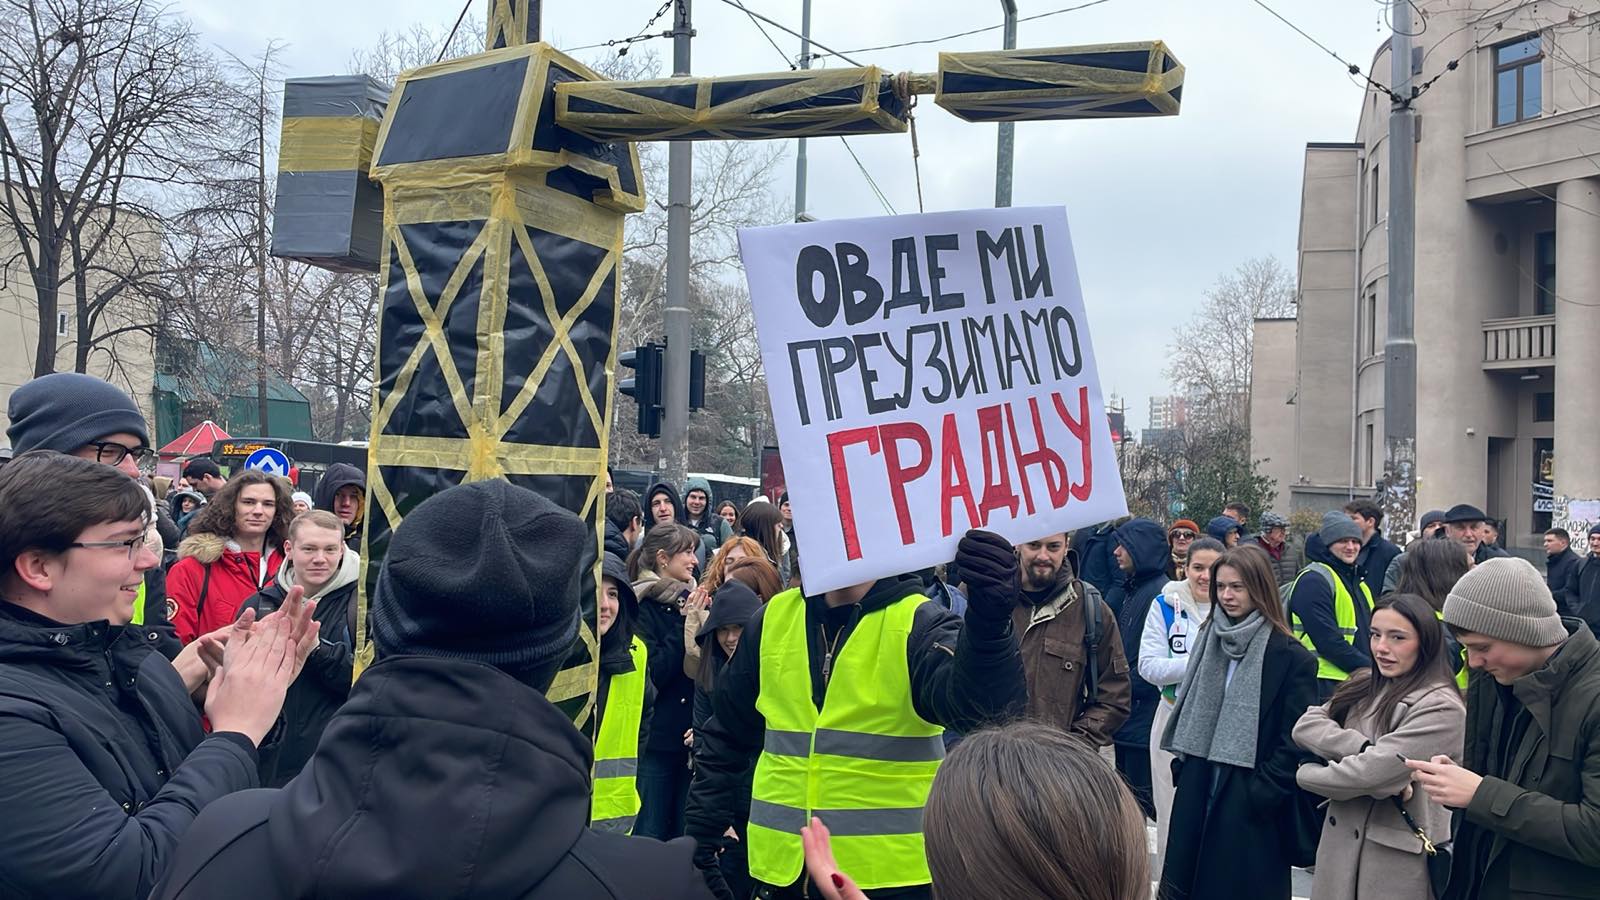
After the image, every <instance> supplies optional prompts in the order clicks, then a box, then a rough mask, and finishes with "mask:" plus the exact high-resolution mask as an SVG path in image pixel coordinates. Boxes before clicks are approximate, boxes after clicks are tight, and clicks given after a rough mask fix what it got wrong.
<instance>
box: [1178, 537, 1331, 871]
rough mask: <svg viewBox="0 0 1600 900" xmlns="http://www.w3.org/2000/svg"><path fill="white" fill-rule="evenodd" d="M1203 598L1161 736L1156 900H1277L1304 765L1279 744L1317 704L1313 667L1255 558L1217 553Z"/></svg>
mask: <svg viewBox="0 0 1600 900" xmlns="http://www.w3.org/2000/svg"><path fill="white" fill-rule="evenodd" d="M1210 593H1211V617H1210V618H1209V619H1208V620H1207V621H1206V624H1205V627H1203V628H1201V629H1200V633H1199V636H1198V639H1197V640H1196V641H1195V642H1194V645H1193V646H1192V647H1190V649H1189V662H1188V664H1187V666H1186V667H1185V670H1184V676H1183V683H1182V684H1181V686H1180V687H1179V688H1178V696H1177V705H1176V706H1175V707H1174V708H1173V711H1172V717H1171V719H1170V720H1169V721H1168V723H1167V728H1166V732H1165V733H1164V734H1163V735H1162V736H1161V747H1162V749H1164V750H1167V751H1168V752H1170V753H1172V754H1173V755H1174V756H1175V757H1176V760H1175V762H1174V763H1173V783H1174V785H1175V788H1176V789H1175V792H1174V796H1173V801H1172V822H1171V824H1170V825H1169V827H1168V838H1167V847H1166V857H1165V865H1164V866H1163V868H1162V871H1161V891H1160V896H1161V897H1164V898H1169V900H1182V898H1191V897H1192V898H1213V897H1214V898H1217V900H1232V898H1236V897H1260V898H1283V900H1287V898H1288V897H1289V896H1290V883H1289V873H1290V869H1291V868H1292V860H1293V859H1294V857H1295V856H1296V855H1297V854H1296V850H1297V848H1296V847H1294V846H1292V845H1291V842H1292V840H1293V838H1292V829H1286V828H1285V827H1284V823H1285V820H1286V819H1288V818H1290V817H1291V816H1292V815H1293V812H1294V807H1293V801H1294V799H1295V797H1296V795H1297V792H1298V788H1297V787H1296V785H1295V781H1294V774H1295V769H1296V768H1298V766H1299V764H1300V762H1301V760H1302V759H1303V757H1304V754H1303V752H1302V751H1301V750H1300V748H1298V747H1296V746H1295V744H1294V741H1293V740H1292V739H1291V738H1290V733H1291V731H1292V730H1293V728H1294V724H1295V722H1297V721H1298V720H1299V719H1300V716H1301V714H1302V713H1304V712H1305V711H1306V708H1307V707H1309V706H1310V705H1311V704H1312V703H1314V702H1315V701H1316V699H1317V659H1316V657H1315V656H1312V655H1311V653H1310V651H1308V650H1306V648H1304V647H1302V646H1300V642H1299V641H1297V640H1295V639H1294V636H1293V635H1292V634H1290V632H1289V623H1288V621H1287V620H1286V619H1285V617H1284V612H1283V601H1282V600H1281V599H1280V598H1279V596H1278V586H1277V582H1276V579H1275V578H1273V575H1272V564H1271V561H1270V560H1269V558H1268V557H1267V554H1266V553H1265V552H1264V551H1263V550H1261V549H1260V548H1258V547H1251V546H1244V547H1236V548H1234V549H1232V550H1229V551H1227V552H1226V553H1224V554H1222V556H1220V557H1219V558H1218V559H1217V561H1216V562H1215V563H1213V564H1212V567H1211V588H1210Z"/></svg>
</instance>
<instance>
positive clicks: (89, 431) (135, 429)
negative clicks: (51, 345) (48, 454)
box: [6, 372, 150, 456]
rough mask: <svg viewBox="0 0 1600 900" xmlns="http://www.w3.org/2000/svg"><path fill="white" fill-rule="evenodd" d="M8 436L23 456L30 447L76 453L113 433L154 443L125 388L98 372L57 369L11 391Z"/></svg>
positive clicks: (15, 448)
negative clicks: (124, 433)
mask: <svg viewBox="0 0 1600 900" xmlns="http://www.w3.org/2000/svg"><path fill="white" fill-rule="evenodd" d="M6 414H7V415H8V416H9V417H10V418H11V427H9V428H7V429H6V437H8V438H10V439H11V450H12V452H14V453H16V454H18V455H19V456H20V455H21V454H23V453H27V452H28V451H29V450H54V451H56V452H57V453H72V452H74V451H76V450H77V449H78V448H80V447H82V446H84V445H85V444H88V443H89V442H90V441H97V440H99V439H100V438H103V437H105V436H106V435H109V434H120V433H123V432H126V433H128V434H132V435H137V436H138V438H139V440H141V441H143V442H144V444H145V446H149V445H150V431H149V430H148V429H147V428H146V427H145V424H144V413H141V412H139V406H138V404H136V403H134V402H133V398H132V397H129V396H128V395H127V394H126V393H124V392H123V390H122V389H121V388H119V387H117V386H116V385H114V384H111V383H109V382H105V381H102V380H100V379H98V378H96V377H94V376H93V375H83V374H80V373H78V372H56V373H55V374H53V375H46V376H44V377H42V378H35V379H33V380H32V381H30V382H28V383H27V384H25V385H23V386H22V387H19V388H17V389H16V390H15V391H12V392H11V403H10V405H9V407H8V408H7V410H6Z"/></svg>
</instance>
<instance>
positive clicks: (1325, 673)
mask: <svg viewBox="0 0 1600 900" xmlns="http://www.w3.org/2000/svg"><path fill="white" fill-rule="evenodd" d="M1318 567H1320V568H1322V569H1323V571H1324V572H1325V573H1326V575H1318V576H1316V577H1318V578H1323V577H1326V578H1327V579H1328V580H1330V581H1331V582H1333V618H1334V621H1335V622H1336V623H1338V625H1339V636H1340V637H1343V638H1344V640H1345V643H1347V644H1349V645H1351V646H1352V647H1353V646H1355V643H1356V624H1357V619H1356V602H1355V598H1354V597H1352V596H1351V595H1350V589H1349V588H1347V587H1345V584H1344V581H1343V580H1342V579H1340V578H1339V576H1338V575H1336V574H1335V573H1334V571H1333V567H1331V566H1329V565H1328V564H1327V563H1312V564H1311V565H1309V566H1306V567H1305V568H1304V569H1303V570H1301V572H1300V574H1299V575H1297V576H1295V579H1294V583H1295V585H1296V586H1298V585H1299V584H1300V579H1302V578H1304V577H1306V575H1307V574H1309V573H1310V572H1311V570H1312V569H1314V568H1318ZM1359 583H1360V585H1361V599H1362V601H1363V602H1365V603H1366V604H1367V613H1368V614H1369V615H1370V614H1371V612H1372V590H1371V589H1370V588H1368V587H1367V583H1366V582H1365V581H1362V582H1359ZM1290 590H1291V591H1293V590H1294V588H1290ZM1289 625H1290V627H1291V629H1293V631H1294V636H1295V637H1297V638H1299V639H1300V643H1302V644H1304V645H1305V648H1306V649H1307V650H1310V651H1311V652H1312V653H1317V645H1316V644H1315V643H1314V642H1313V641H1312V640H1311V635H1309V634H1306V630H1305V626H1304V625H1302V624H1301V622H1300V617H1299V616H1298V615H1295V614H1293V613H1290V615H1289ZM1317 677H1318V678H1321V679H1325V680H1327V681H1344V680H1345V679H1347V678H1349V677H1350V673H1349V672H1346V671H1345V670H1343V669H1341V668H1339V667H1338V666H1336V665H1334V664H1333V663H1331V662H1329V661H1328V660H1326V659H1323V658H1322V654H1320V653H1317Z"/></svg>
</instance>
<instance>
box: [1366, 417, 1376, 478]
mask: <svg viewBox="0 0 1600 900" xmlns="http://www.w3.org/2000/svg"><path fill="white" fill-rule="evenodd" d="M1366 483H1367V484H1377V483H1378V428H1377V426H1376V425H1373V424H1372V423H1371V422H1368V423H1367V478H1366Z"/></svg>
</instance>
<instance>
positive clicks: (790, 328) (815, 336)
mask: <svg viewBox="0 0 1600 900" xmlns="http://www.w3.org/2000/svg"><path fill="white" fill-rule="evenodd" d="M739 243H740V251H741V255H742V256H743V259H744V265H745V272H746V275H747V278H748V279H749V284H750V296H751V299H752V302H753V304H754V307H755V315H756V326H757V331H758V332H759V338H760V342H761V353H762V359H763V362H764V363H765V366H766V373H767V379H768V390H769V393H770V396H771V400H772V407H773V417H774V420H775V422H776V424H777V431H778V438H779V443H780V446H781V448H782V453H783V459H784V469H785V472H786V474H787V477H788V487H789V495H790V498H791V504H792V508H793V510H794V516H795V523H796V531H797V534H798V535H799V540H800V542H801V546H802V547H803V548H804V554H805V564H804V566H803V570H804V579H805V588H806V590H807V592H810V593H817V592H822V591H828V590H833V589H836V588H841V587H847V586H849V585H853V584H859V583H863V582H866V581H870V580H873V579H876V578H879V577H883V576H885V575H893V574H897V573H901V572H907V571H911V570H915V569H919V568H924V567H927V566H932V565H937V564H939V563H943V562H948V561H949V560H950V559H951V558H952V557H953V556H954V555H955V547H956V543H957V542H958V541H959V539H960V537H961V535H962V534H963V533H965V532H966V531H967V529H969V528H985V529H988V530H991V531H997V532H999V533H1000V534H1002V535H1005V536H1006V537H1007V538H1009V539H1011V540H1013V541H1025V540H1031V539H1034V538H1037V537H1039V536H1041V535H1044V534H1052V533H1055V532H1058V531H1069V530H1071V529H1074V528H1077V527H1080V526H1083V525H1089V524H1094V523H1097V522H1102V521H1105V520H1107V519H1112V518H1115V517H1117V516H1121V515H1125V514H1126V512H1127V505H1126V501H1125V500H1124V497H1123V492H1122V479H1121V475H1120V473H1119V472H1118V469H1117V459H1116V452H1115V447H1114V445H1113V444H1112V439H1111V433H1110V427H1109V424H1108V423H1107V421H1106V417H1105V414H1104V411H1103V410H1104V401H1103V399H1102V396H1101V391H1100V382H1099V377H1098V375H1097V369H1096V367H1095V357H1094V350H1093V347H1092V346H1091V344H1090V341H1089V328H1088V323H1087V321H1086V319H1085V316H1084V308H1083V298H1082V295H1081V293H1080V291H1079V286H1078V277H1077V267H1076V262H1075V260H1074V257H1073V253H1072V242H1071V237H1070V234H1069V232H1068V228H1067V221H1066V214H1065V211H1064V210H1062V209H1060V208H1057V207H1044V208H1032V209H1015V208H1014V209H993V210H974V211H969V212H954V213H932V214H927V215H916V216H896V217H884V218H873V219H856V220H846V221H831V222H820V223H803V224H798V225H780V226H775V227H770V228H753V229H746V230H743V231H741V232H740V235H739Z"/></svg>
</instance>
